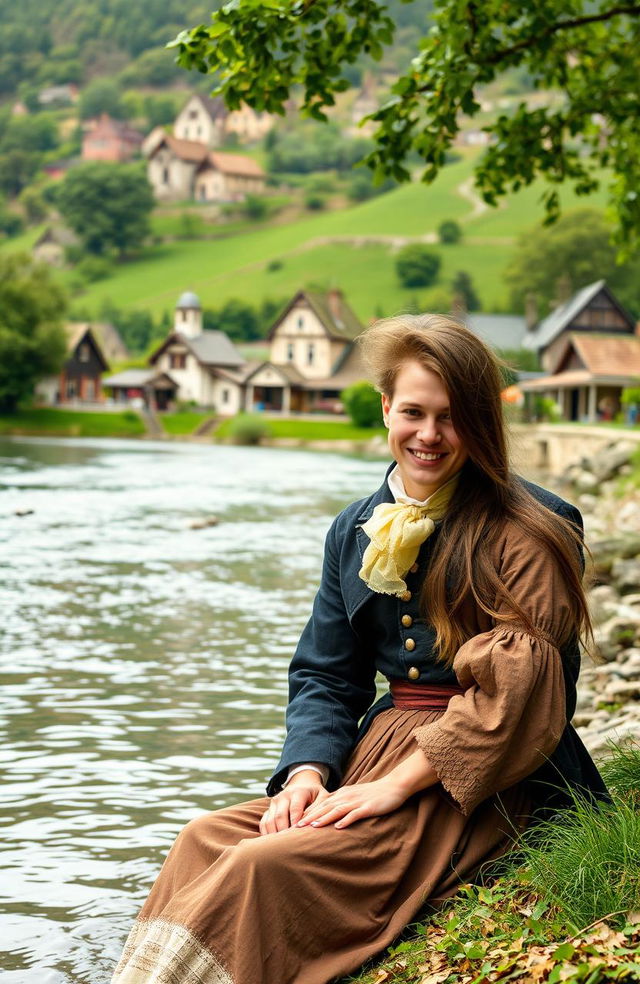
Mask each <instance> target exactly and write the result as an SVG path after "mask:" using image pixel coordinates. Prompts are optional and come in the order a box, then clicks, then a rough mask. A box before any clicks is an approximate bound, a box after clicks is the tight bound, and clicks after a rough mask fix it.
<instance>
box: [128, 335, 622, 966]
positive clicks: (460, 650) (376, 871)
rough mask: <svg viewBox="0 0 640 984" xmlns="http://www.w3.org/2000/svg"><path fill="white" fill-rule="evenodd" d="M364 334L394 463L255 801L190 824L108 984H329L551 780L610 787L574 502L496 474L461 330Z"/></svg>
mask: <svg viewBox="0 0 640 984" xmlns="http://www.w3.org/2000/svg"><path fill="white" fill-rule="evenodd" d="M362 341H363V346H364V354H365V357H366V359H367V360H368V362H369V365H370V366H371V369H372V372H373V375H374V378H375V380H376V382H377V385H378V387H379V389H380V391H381V393H382V409H383V414H384V420H385V424H386V426H387V428H388V431H389V447H390V450H391V453H392V456H393V458H394V460H395V464H394V465H393V466H392V467H391V469H390V470H389V472H388V474H387V476H386V478H385V481H384V482H383V484H382V486H381V487H380V488H379V489H378V490H377V491H376V492H374V493H373V495H371V496H369V498H367V499H365V500H362V501H360V502H356V503H354V504H353V505H351V506H349V507H348V508H347V509H345V510H344V511H343V512H342V513H341V514H340V515H339V516H338V517H337V519H336V520H335V521H334V523H333V525H332V527H331V529H330V530H329V533H328V536H327V541H326V547H325V557H324V567H323V574H322V581H321V584H320V588H319V591H318V594H317V596H316V599H315V602H314V606H313V614H312V616H311V619H310V620H309V622H308V624H307V626H306V628H305V630H304V632H303V634H302V637H301V639H300V643H299V645H298V648H297V651H296V654H295V656H294V658H293V661H292V664H291V670H290V701H289V706H288V710H287V738H286V741H285V745H284V749H283V752H282V758H281V760H280V763H279V765H278V767H277V769H276V771H275V773H274V776H273V777H272V779H271V781H270V783H269V786H268V794H269V797H268V798H262V799H258V800H254V801H252V802H249V803H244V804H240V805H239V806H236V807H230V808H228V809H224V810H220V811H217V812H215V813H209V814H206V815H204V816H202V817H199V818H197V819H196V820H193V821H191V823H189V824H188V825H187V826H186V828H185V829H184V830H183V831H182V833H181V834H180V836H179V837H178V839H177V841H176V843H175V845H174V846H173V848H172V849H171V851H170V853H169V855H168V857H167V860H166V862H165V864H164V867H163V869H162V871H161V873H160V875H159V877H158V880H157V882H156V884H155V885H154V887H153V889H152V891H151V894H150V896H149V898H148V900H147V902H146V903H145V905H144V907H143V909H142V912H141V913H140V916H139V918H138V920H137V922H136V924H135V926H134V928H133V929H132V931H131V934H130V936H129V939H128V940H127V943H126V946H125V951H124V954H123V957H122V959H121V961H120V964H119V966H118V968H117V970H116V974H115V977H114V984H151V982H157V984H192V982H193V984H196V982H197V984H223V982H224V984H327V982H329V981H331V980H333V978H335V977H338V976H340V975H343V974H346V973H348V972H351V971H353V970H355V969H356V968H357V967H358V966H359V965H360V964H361V963H362V962H363V961H364V960H365V959H366V958H367V957H370V956H372V955H373V954H375V953H377V952H378V951H379V950H381V949H382V948H383V947H384V946H386V945H387V944H389V943H390V942H391V941H392V940H393V938H394V937H395V936H396V935H397V934H398V933H399V932H400V931H401V930H402V929H403V927H404V926H405V925H406V924H407V923H408V922H410V921H411V919H412V918H413V917H414V916H415V915H416V913H417V912H418V910H419V909H420V907H421V906H422V905H423V904H424V903H425V902H427V901H432V902H433V901H436V900H439V899H443V898H446V897H447V896H449V895H451V894H453V893H454V892H455V891H456V887H457V886H458V885H459V884H460V881H461V880H468V879H470V878H472V877H473V876H474V874H475V873H476V872H477V871H478V868H479V867H480V866H481V865H482V864H483V863H484V862H486V861H488V860H490V859H492V858H496V857H498V856H499V855H501V854H503V853H504V852H505V851H506V850H508V848H509V846H510V844H511V842H512V840H513V837H514V835H515V834H517V833H518V832H519V831H521V830H522V829H523V828H524V827H525V826H526V825H527V824H528V823H529V822H530V819H531V817H532V816H533V815H534V814H536V813H539V812H540V811H541V810H543V809H547V810H548V809H554V810H556V809H560V808H562V807H563V806H566V803H567V799H568V797H567V787H571V786H579V787H581V788H583V789H585V790H587V791H588V792H590V793H591V794H592V795H594V796H600V795H602V796H604V795H606V792H605V790H604V787H603V786H602V783H601V780H600V777H599V776H598V773H597V771H596V770H595V767H594V766H593V763H592V762H591V760H590V759H589V757H588V755H587V753H586V751H585V750H584V748H583V746H582V745H581V743H580V741H579V739H578V738H577V736H576V734H575V732H574V731H573V729H572V728H571V726H570V725H569V723H568V722H569V719H570V717H571V715H572V714H573V710H574V706H575V683H576V678H577V674H578V667H579V655H578V646H577V639H578V636H579V635H580V634H581V633H584V632H585V631H588V628H589V619H588V613H587V607H586V601H585V597H584V593H583V590H582V586H581V578H582V558H581V551H580V534H579V530H580V515H579V513H578V512H577V510H576V509H575V508H574V507H573V506H570V505H569V504H568V503H566V502H563V500H562V499H559V498H558V497H557V496H554V495H552V494H551V493H550V492H546V491H544V490H543V489H540V488H537V487H535V486H532V485H529V484H528V483H526V482H523V481H522V480H520V479H519V478H517V477H516V476H514V475H513V473H512V472H511V471H510V469H509V464H508V457H507V448H506V442H505V434H504V428H503V421H502V409H501V401H500V389H501V381H500V374H499V370H498V366H497V364H496V360H495V358H494V357H493V355H492V353H491V351H490V350H489V349H488V348H487V347H486V346H485V345H484V344H483V343H482V342H481V341H480V340H479V339H478V338H477V337H476V336H475V335H474V334H473V333H472V332H470V331H469V330H468V329H466V328H465V327H463V326H461V325H459V324H457V323H456V322H455V321H452V320H451V319H448V318H444V317H440V316H422V317H417V316H414V317H411V316H406V317H402V318H397V319H391V320H388V321H383V322H380V323H378V324H377V325H375V326H374V327H373V328H371V329H369V331H368V332H366V333H365V335H364V336H363V339H362ZM377 671H379V672H380V673H382V674H383V675H384V676H385V677H386V678H387V679H388V681H389V692H388V693H387V694H386V695H385V696H384V697H382V699H381V700H379V701H377V702H376V703H375V704H374V700H375V694H376V688H375V676H376V672H377ZM363 715H364V719H363Z"/></svg>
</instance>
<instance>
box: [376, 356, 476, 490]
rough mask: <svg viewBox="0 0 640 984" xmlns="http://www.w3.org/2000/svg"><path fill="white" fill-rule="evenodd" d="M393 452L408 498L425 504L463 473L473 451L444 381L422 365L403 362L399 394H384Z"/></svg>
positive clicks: (396, 392)
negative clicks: (456, 421)
mask: <svg viewBox="0 0 640 984" xmlns="http://www.w3.org/2000/svg"><path fill="white" fill-rule="evenodd" d="M382 413H383V416H384V422H385V424H386V426H387V427H388V429H389V448H390V449H391V454H392V455H393V457H394V458H395V460H396V461H397V463H398V468H399V469H400V475H401V477H402V481H403V483H404V487H405V491H406V493H407V495H409V496H411V498H412V499H418V500H420V501H422V500H423V499H426V498H427V497H428V496H430V495H432V494H433V493H434V492H435V491H436V489H438V488H440V486H441V485H444V483H445V482H447V481H449V479H450V478H452V477H453V476H454V475H455V474H456V472H458V471H460V469H461V468H462V466H463V464H464V463H465V461H466V460H467V457H468V455H467V450H466V448H465V446H464V444H463V443H462V441H461V440H460V438H459V437H458V435H457V434H456V432H455V430H454V428H453V424H452V423H451V415H450V413H449V394H448V393H447V390H446V388H445V385H444V383H443V381H442V378H441V377H440V376H438V374H437V373H435V372H431V370H429V369H425V368H424V367H423V366H422V365H420V363H419V362H415V361H413V360H409V361H407V362H403V363H402V365H401V367H400V369H399V370H398V373H397V374H396V379H395V386H394V390H393V396H391V397H389V396H386V395H385V394H383V395H382Z"/></svg>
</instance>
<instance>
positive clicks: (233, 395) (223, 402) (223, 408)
mask: <svg viewBox="0 0 640 984" xmlns="http://www.w3.org/2000/svg"><path fill="white" fill-rule="evenodd" d="M213 392H214V398H213V406H214V407H215V408H216V411H217V412H218V413H219V414H222V415H223V416H225V417H231V416H233V415H234V414H236V413H238V412H239V411H240V410H242V409H243V398H242V389H241V387H240V386H239V385H238V384H237V383H233V382H231V381H230V380H227V379H216V380H214V391H213Z"/></svg>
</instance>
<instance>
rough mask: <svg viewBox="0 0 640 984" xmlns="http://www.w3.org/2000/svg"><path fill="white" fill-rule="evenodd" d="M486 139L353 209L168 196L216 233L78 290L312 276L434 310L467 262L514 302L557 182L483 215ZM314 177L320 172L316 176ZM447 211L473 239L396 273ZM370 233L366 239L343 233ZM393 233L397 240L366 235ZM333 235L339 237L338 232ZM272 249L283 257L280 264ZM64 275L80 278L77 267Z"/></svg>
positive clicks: (168, 216) (123, 301) (166, 288)
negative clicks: (256, 215)
mask: <svg viewBox="0 0 640 984" xmlns="http://www.w3.org/2000/svg"><path fill="white" fill-rule="evenodd" d="M477 156H478V152H477V151H475V150H474V151H465V152H464V156H463V158H462V160H459V161H457V162H455V163H453V164H450V165H448V166H447V167H445V168H444V169H443V170H442V171H441V173H440V175H439V176H438V179H437V180H436V181H435V182H434V184H433V185H424V184H422V183H420V182H415V183H412V184H409V185H404V186H401V187H399V188H398V189H396V190H394V191H392V192H389V193H387V194H385V195H380V196H378V197H376V198H373V199H370V200H368V201H366V202H362V203H359V204H355V205H350V206H348V207H346V208H343V209H337V210H333V211H330V210H327V211H324V212H321V213H317V214H311V213H307V214H302V215H299V216H298V217H297V218H295V219H294V220H292V221H290V222H287V223H283V222H279V221H278V217H277V215H274V214H273V213H274V212H275V211H277V209H278V208H279V207H281V206H282V205H286V204H287V202H289V201H290V200H291V196H290V195H279V196H273V197H272V198H271V197H270V198H268V199H267V200H268V202H269V208H270V213H271V218H270V220H268V221H264V222H260V223H253V222H249V221H247V220H244V219H240V218H239V219H234V220H233V221H232V222H229V223H222V224H218V225H216V224H210V223H207V222H206V221H205V219H204V215H205V214H206V213H205V212H204V210H203V211H202V212H201V211H200V209H199V207H198V205H197V203H179V204H177V205H175V206H172V207H167V206H162V207H161V208H159V209H158V210H156V212H155V214H154V216H153V218H152V225H153V232H154V235H156V236H166V237H176V236H178V237H182V236H183V235H184V234H185V225H184V218H183V215H184V213H186V212H188V213H189V214H190V215H192V216H193V223H194V227H193V235H194V236H196V237H201V236H203V235H204V236H206V238H191V239H183V238H180V239H174V240H173V241H170V242H163V243H159V244H156V245H153V246H149V247H147V248H146V249H144V250H143V251H142V252H141V254H140V256H139V258H138V259H135V260H132V261H129V262H126V263H119V264H116V265H115V268H114V272H113V274H112V275H111V276H109V277H108V278H105V279H104V280H101V281H97V282H95V283H93V284H88V285H86V286H85V287H84V288H83V292H82V293H81V294H77V295H76V296H75V300H76V302H77V304H78V306H80V307H81V308H82V309H83V311H87V312H88V313H89V314H90V315H92V316H97V315H98V314H99V311H100V309H101V307H102V305H103V304H104V302H105V301H110V302H111V303H115V304H116V305H117V306H118V307H121V308H125V309H130V308H140V309H146V310H148V311H150V312H151V313H152V314H153V315H154V317H158V316H159V315H160V314H161V313H163V312H165V311H172V310H173V307H174V305H175V302H176V299H177V298H178V297H179V296H180V294H181V293H182V292H183V291H184V290H185V289H191V290H195V291H196V292H197V293H198V295H199V296H200V299H201V301H202V304H203V305H204V306H205V307H214V308H217V307H220V306H221V305H222V304H224V303H225V301H227V300H229V299H231V298H238V297H240V298H243V299H245V300H247V301H249V302H251V303H252V304H254V305H257V304H259V303H260V302H261V301H263V300H264V299H265V298H268V297H269V298H285V297H289V296H291V295H292V294H293V293H294V292H295V291H296V290H298V289H300V288H301V287H305V286H307V287H309V286H315V287H321V288H327V287H329V286H338V287H341V288H342V290H343V291H344V292H345V294H346V296H347V297H348V299H349V301H350V303H351V304H352V305H353V307H354V309H355V311H356V313H357V314H358V315H359V317H360V318H361V320H362V321H363V322H365V323H366V322H367V321H369V320H370V319H371V318H373V317H376V316H379V315H380V314H381V313H382V314H391V313H394V312H398V311H402V310H405V309H406V308H407V307H409V306H414V305H415V304H418V306H419V307H421V308H422V309H424V310H428V309H429V308H431V309H435V310H443V309H445V303H444V301H443V298H444V299H447V298H448V297H449V295H450V287H449V284H450V281H451V278H452V276H453V275H454V274H455V273H456V272H457V271H459V270H466V271H468V272H470V273H471V275H472V277H473V279H474V282H475V285H476V289H477V291H478V293H479V294H480V297H481V300H482V304H483V308H484V310H489V311H490V310H502V309H504V307H505V305H506V303H507V291H506V287H505V284H504V277H503V274H504V270H505V268H506V266H507V265H508V263H509V260H510V258H511V256H512V253H513V249H514V243H515V241H516V239H517V238H518V237H519V236H520V235H521V233H522V232H523V231H524V230H526V229H527V228H529V227H530V226H532V225H533V224H535V223H536V222H537V221H540V220H541V218H542V217H543V210H542V205H541V203H540V201H539V199H540V195H541V192H542V190H543V188H544V187H545V184H544V183H543V182H541V181H538V182H535V183H534V184H533V185H531V186H530V187H529V188H525V189H523V190H522V191H520V192H519V193H517V194H515V195H512V196H510V197H509V198H508V199H507V200H506V204H505V203H502V204H501V206H500V207H499V208H498V209H490V210H488V211H486V212H484V213H483V214H481V215H477V216H473V205H472V203H471V202H470V201H468V200H467V199H466V198H464V197H463V196H462V195H461V194H460V187H461V186H462V185H463V184H465V183H466V182H468V181H469V179H470V177H471V175H472V167H473V163H474V161H475V160H476V159H477ZM314 177H317V176H313V175H311V176H310V177H309V180H311V179H313V178H314ZM560 197H561V199H562V201H563V203H564V205H565V207H574V206H578V207H585V206H591V207H593V206H596V207H602V206H603V204H604V202H605V198H606V195H605V193H604V192H602V191H600V192H598V193H597V194H596V195H594V196H590V197H589V198H577V197H576V196H575V195H574V194H573V193H572V192H571V191H570V190H568V189H560ZM443 219H456V220H457V221H459V222H461V224H462V226H463V233H464V235H463V239H462V241H461V242H460V243H457V244H455V245H448V246H440V245H438V246H437V247H436V248H438V249H439V250H440V253H441V256H442V264H443V266H442V271H441V274H440V278H439V283H438V284H437V285H435V286H434V287H433V288H432V289H429V290H418V291H407V290H403V289H402V288H401V287H400V285H399V283H398V281H397V277H396V274H395V268H394V265H395V255H394V248H393V247H394V246H396V247H397V243H395V244H394V243H392V240H393V238H394V237H421V236H424V235H433V234H434V233H435V232H436V230H437V228H438V226H439V224H440V222H442V221H443ZM40 231H41V229H33V230H29V232H27V233H25V234H24V235H22V236H20V237H17V238H16V239H14V240H6V241H4V242H2V243H0V250H5V251H15V250H17V249H25V248H27V249H28V248H29V246H30V245H31V243H32V242H33V240H34V239H35V238H36V236H37V235H38V233H39V232H40ZM342 237H345V238H349V239H353V238H354V237H362V238H363V240H365V241H364V242H363V243H362V244H360V245H354V244H353V243H352V242H349V243H346V242H340V239H341V238H342ZM366 237H383V238H386V239H388V242H371V241H368V242H367V241H366ZM328 240H330V241H328ZM272 260H278V261H280V263H281V264H282V265H281V267H280V269H277V270H273V271H271V272H270V271H269V270H268V267H269V264H270V262H271V261H272ZM56 276H58V277H59V278H60V280H61V281H62V282H63V283H64V284H66V285H67V286H71V285H72V281H73V272H72V271H59V272H57V274H56Z"/></svg>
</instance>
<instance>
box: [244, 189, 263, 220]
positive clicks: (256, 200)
mask: <svg viewBox="0 0 640 984" xmlns="http://www.w3.org/2000/svg"><path fill="white" fill-rule="evenodd" d="M267 210H268V209H267V203H266V202H265V200H264V198H260V197H259V196H258V195H247V197H246V198H245V200H244V206H243V212H244V214H245V215H246V217H247V218H248V219H251V220H252V221H253V222H257V221H258V220H259V219H264V217H265V215H266V214H267Z"/></svg>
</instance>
